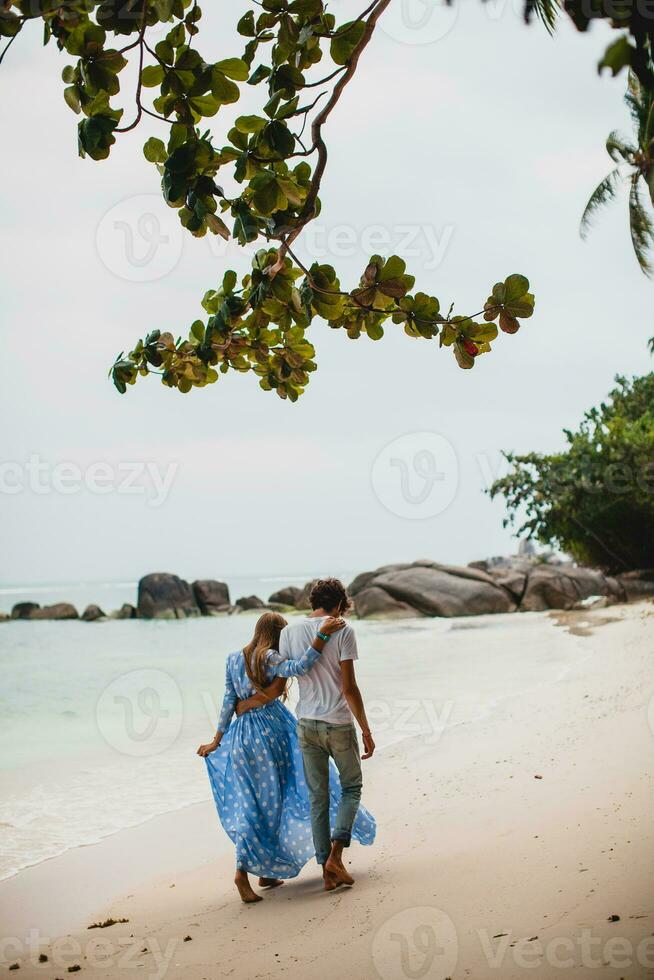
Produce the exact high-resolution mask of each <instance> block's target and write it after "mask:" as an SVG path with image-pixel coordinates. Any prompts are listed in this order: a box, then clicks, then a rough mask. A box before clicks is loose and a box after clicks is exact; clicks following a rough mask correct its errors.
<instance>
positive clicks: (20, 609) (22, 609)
mask: <svg viewBox="0 0 654 980" xmlns="http://www.w3.org/2000/svg"><path fill="white" fill-rule="evenodd" d="M40 608H41V607H40V605H39V604H38V602H17V603H16V605H15V606H13V608H12V610H11V618H12V619H33V618H34V613H35V612H36V610H37V609H40Z"/></svg>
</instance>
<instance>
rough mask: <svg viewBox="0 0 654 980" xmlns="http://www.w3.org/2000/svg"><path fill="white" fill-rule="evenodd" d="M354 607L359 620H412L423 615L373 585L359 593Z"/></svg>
mask: <svg viewBox="0 0 654 980" xmlns="http://www.w3.org/2000/svg"><path fill="white" fill-rule="evenodd" d="M355 607H356V612H357V615H358V616H360V617H361V619H368V618H374V619H412V618H414V617H415V616H421V615H423V614H422V613H419V612H418V611H417V609H414V607H413V606H410V605H409V604H408V603H407V602H401V601H399V600H398V599H394V598H393V597H392V596H391V595H389V593H388V592H387V591H386V590H385V589H383V588H380V587H377V586H375V585H369V586H368V587H367V588H365V589H363V590H362V591H361V592H359V594H358V595H357V597H356V599H355Z"/></svg>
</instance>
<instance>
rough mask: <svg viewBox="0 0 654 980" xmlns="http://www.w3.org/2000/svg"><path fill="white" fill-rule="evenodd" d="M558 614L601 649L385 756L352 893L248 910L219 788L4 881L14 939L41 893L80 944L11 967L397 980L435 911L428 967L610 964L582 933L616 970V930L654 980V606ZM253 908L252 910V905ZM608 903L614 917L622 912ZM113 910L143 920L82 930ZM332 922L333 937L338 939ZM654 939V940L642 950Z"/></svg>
mask: <svg viewBox="0 0 654 980" xmlns="http://www.w3.org/2000/svg"><path fill="white" fill-rule="evenodd" d="M607 612H608V615H607ZM556 621H557V623H558V625H559V627H560V628H561V629H565V630H568V631H570V632H572V633H573V635H574V636H576V639H577V642H578V643H579V644H582V645H583V646H585V645H588V647H587V650H585V651H584V652H585V653H587V655H585V656H584V657H583V658H581V659H580V660H578V661H577V662H575V663H574V664H573V665H572V666H571V668H570V669H569V670H568V671H567V673H566V676H565V677H563V678H562V679H560V680H557V681H552V682H550V683H546V684H542V685H539V686H537V687H536V688H534V689H533V690H531V691H530V692H528V693H524V692H521V693H518V694H516V695H514V696H512V697H510V698H507V699H506V700H505V701H504V702H503V703H502V704H501V705H499V707H498V708H497V709H496V710H494V711H493V712H492V715H491V716H489V717H486V718H484V719H481V720H479V721H477V722H474V723H468V724H467V725H462V726H457V727H456V729H447V730H445V731H444V732H443V733H442V735H441V737H440V738H439V739H438V741H437V742H436V743H435V745H428V744H426V740H425V738H424V737H423V736H413V737H411V738H407V739H404V740H403V741H402V742H398V743H395V744H393V745H390V746H389V747H388V748H387V749H385V750H384V751H383V752H380V753H379V754H376V755H375V757H374V758H373V760H371V763H370V764H368V765H369V768H368V769H367V771H366V783H365V788H364V800H365V803H366V805H367V806H368V807H369V808H370V809H371V810H372V812H373V813H374V814H375V816H376V817H377V819H378V823H379V838H378V842H377V843H376V845H375V846H373V847H372V848H361V847H353V848H352V850H351V852H350V853H349V859H350V861H351V863H352V869H353V870H355V872H356V876H357V882H356V884H355V886H354V888H352V889H350V890H345V889H341V890H339V891H338V892H337V893H336V894H335V895H325V894H324V893H321V891H320V883H319V880H318V875H317V868H316V866H315V864H309V865H308V866H307V868H306V869H305V870H304V871H303V873H302V875H301V876H300V878H299V879H296V880H294V882H292V883H287V884H285V885H284V887H283V888H280V889H278V890H277V891H276V892H275V893H272V894H271V893H269V894H267V895H266V898H265V901H264V902H263V903H260V904H259V905H258V906H256V907H246V906H243V905H241V904H240V903H239V902H238V901H237V900H236V898H235V892H234V889H233V885H232V883H231V876H232V874H233V871H232V869H231V868H232V864H233V854H232V851H231V845H230V843H229V841H228V840H227V838H226V837H225V836H224V835H223V834H222V829H221V827H220V824H219V822H218V819H217V816H216V813H215V808H214V806H213V802H210V803H207V804H204V803H203V804H195V805H192V806H190V807H186V808H184V809H183V810H178V811H173V812H171V813H168V814H165V815H164V816H161V817H156V818H154V819H151V820H149V821H147V822H146V823H144V824H142V825H140V826H139V827H136V828H131V829H129V830H125V831H120V832H118V833H116V834H114V835H112V836H111V837H109V838H107V839H106V840H104V841H102V842H100V843H99V844H95V845H90V846H88V847H82V848H75V849H73V850H71V851H69V852H67V853H66V854H64V855H62V856H60V857H59V858H53V859H51V860H49V861H46V862H43V863H42V864H40V865H37V866H36V867H34V868H32V869H30V870H28V871H23V872H20V873H19V874H18V875H15V876H14V877H13V878H11V879H6V880H5V881H4V882H2V883H0V906H2V908H3V921H4V922H5V923H7V925H9V924H10V923H11V921H12V918H11V917H12V916H13V923H14V925H15V926H16V928H14V930H13V931H7V929H5V936H13V937H17V936H18V935H19V931H18V926H19V925H21V922H20V921H19V920H21V919H22V925H23V927H24V928H25V929H28V928H36V929H40V930H42V935H43V930H44V926H41V925H40V923H39V912H38V909H39V907H40V908H41V909H42V915H41V922H44V923H47V915H46V910H49V912H48V915H49V917H50V923H51V925H50V927H49V929H48V930H46V931H47V937H52V936H54V935H57V934H63V933H66V934H67V935H68V936H69V939H68V942H69V954H70V951H71V950H73V953H72V958H71V956H70V955H69V954H66V955H64V953H63V952H62V950H63V947H62V948H61V949H59V947H56V944H55V943H54V942H53V940H52V939H51V938H50V944H49V945H47V948H46V946H45V945H44V946H43V949H45V951H46V954H47V955H48V956H49V957H50V962H52V964H53V968H52V969H51V968H49V967H47V966H42V965H39V964H38V963H37V964H36V965H33V964H32V963H31V962H30V955H29V951H28V950H27V949H26V948H25V947H23V948H22V954H21V955H18V954H19V952H20V949H19V947H18V945H16V946H15V947H13V948H14V949H15V952H16V955H15V956H14V957H13V959H12V958H11V957H12V953H11V951H7V957H6V958H5V959H4V960H3V963H5V965H6V964H7V963H8V962H9V961H11V962H19V964H20V967H21V974H20V975H21V976H27V977H31V976H48V977H50V976H52V977H54V976H60V975H61V972H53V969H54V964H55V961H56V969H57V970H58V971H62V970H65V969H67V968H68V965H75V964H78V965H81V967H82V969H83V970H84V972H85V973H90V974H93V975H95V973H96V972H97V974H98V975H102V976H104V977H109V978H112V977H120V976H122V975H123V973H124V968H123V967H124V964H123V967H121V965H120V963H119V960H120V955H124V953H125V950H126V949H129V950H130V951H131V953H132V954H133V963H132V965H134V966H137V965H140V966H141V968H142V970H143V972H144V973H145V975H148V976H152V977H158V978H159V977H163V976H166V977H169V978H171V980H172V978H177V977H180V978H181V977H184V978H185V980H186V978H189V980H196V978H197V980H202V978H210V977H213V976H215V975H216V969H218V964H220V972H221V975H229V976H230V977H232V978H234V980H241V978H243V980H244V978H246V977H247V978H253V977H267V976H273V975H274V976H276V975H281V973H282V972H283V974H284V976H285V977H291V978H296V977H297V978H302V980H314V978H315V980H318V978H320V977H322V976H323V975H324V973H323V971H322V965H323V964H324V958H325V957H326V956H330V957H331V958H332V965H333V968H334V969H335V970H337V971H339V972H345V973H346V974H348V973H349V974H350V975H355V976H357V978H365V980H367V978H368V977H370V978H373V977H381V980H396V978H397V980H401V978H403V977H406V976H408V975H409V974H408V973H406V971H405V970H404V967H403V966H402V962H403V961H401V960H400V959H398V956H400V952H401V951H400V947H399V946H398V943H397V942H396V941H395V940H393V939H392V936H396V937H397V936H398V935H399V936H402V935H404V936H405V937H406V941H407V943H409V946H407V949H408V950H409V953H407V955H409V956H410V958H411V957H413V959H410V961H411V963H412V964H413V966H412V969H417V968H418V966H419V962H418V960H416V959H415V957H416V956H417V954H416V952H415V949H414V947H413V946H412V945H411V939H412V936H413V935H414V932H415V929H416V928H417V927H418V926H425V925H426V926H429V925H430V923H431V922H432V920H433V923H432V924H433V927H434V929H436V931H437V933H438V935H439V937H440V946H439V948H441V949H442V950H443V952H442V953H439V954H438V959H437V964H438V970H437V972H433V973H432V972H426V973H424V974H423V975H425V976H428V977H431V976H434V977H437V978H439V980H440V978H441V974H442V976H443V977H445V976H451V977H452V978H453V980H458V978H459V977H461V978H464V977H465V976H467V975H468V973H467V972H466V971H471V972H472V976H478V977H482V978H484V977H486V976H498V977H500V976H501V978H502V980H512V978H513V977H516V978H517V977H523V976H524V971H525V969H526V967H525V965H524V963H522V962H521V961H520V958H521V957H528V956H529V955H531V957H532V963H535V964H536V965H535V966H534V967H533V968H532V969H531V973H532V974H533V976H534V977H537V978H541V977H548V978H549V977H560V976H561V975H562V970H563V975H566V971H565V970H564V969H563V968H562V967H560V966H559V965H557V963H555V962H554V960H555V959H556V956H560V957H563V958H565V957H564V956H563V952H561V950H563V951H564V952H565V950H568V953H569V957H571V958H572V961H573V963H574V968H575V977H577V976H581V977H585V976H588V977H590V976H597V975H598V974H597V966H598V965H601V964H600V963H599V962H598V963H596V965H595V966H592V965H589V963H588V962H586V961H587V960H588V955H590V954H588V955H587V953H588V950H586V951H584V948H583V941H584V935H585V933H584V930H587V931H588V930H590V933H589V935H590V938H591V939H592V940H593V943H594V946H593V945H592V944H591V952H592V950H593V949H594V950H595V953H594V954H593V955H595V958H597V956H596V954H597V949H600V947H601V955H602V956H604V957H605V958H606V957H608V960H609V961H610V965H616V966H617V965H618V962H617V958H616V957H617V952H616V951H617V948H618V947H617V944H615V943H614V944H613V946H611V945H610V944H611V940H612V939H620V940H621V941H622V945H623V948H624V949H626V948H627V947H628V946H629V948H630V949H631V965H629V966H627V964H626V961H625V959H624V955H623V967H624V969H623V971H622V973H619V972H618V971H616V972H615V975H616V977H617V976H620V975H623V976H628V978H629V980H632V978H635V977H641V976H642V977H645V976H651V975H652V970H653V969H654V938H652V934H653V933H654V902H652V898H651V878H652V868H653V866H654V832H653V830H652V828H651V820H650V811H651V797H652V789H653V788H654V786H653V782H654V781H653V774H652V766H651V761H650V760H651V755H652V753H651V749H652V743H653V739H654V730H653V729H652V727H650V726H651V725H652V723H654V715H653V714H652V704H653V703H654V701H653V698H654V684H653V682H652V677H651V656H652V652H654V640H653V632H654V631H653V630H652V626H653V625H654V610H653V609H652V605H651V603H639V604H637V605H630V606H615V607H612V608H611V609H610V610H608V611H606V610H601V611H600V610H597V611H593V610H584V611H580V612H571V613H565V614H557V617H556ZM587 624H588V625H587ZM580 633H581V635H579V634H580ZM583 646H582V649H583ZM554 691H556V697H552V692H554ZM648 706H649V712H650V713H649V716H648ZM538 777H541V778H538ZM390 785H392V786H393V792H392V793H389V786H390ZM407 801H410V806H407V805H406V803H407ZM119 858H120V860H119ZM126 869H129V873H127V871H126ZM535 881H537V882H538V887H537V888H535V887H534V882H535ZM71 886H72V887H71ZM109 892H113V895H112V896H109V895H108V893H109ZM64 894H65V895H66V898H65V900H64V902H62V901H61V896H62V895H64ZM71 895H72V896H73V897H69V896H71ZM121 896H122V897H121ZM91 909H92V910H93V911H91ZM425 910H426V911H425ZM8 914H9V918H8V917H7V916H8ZM253 914H254V915H256V916H257V918H256V920H253V919H250V918H247V916H250V915H253ZM612 915H618V916H619V917H620V918H619V920H618V921H616V922H610V921H609V917H610V916H612ZM109 916H112V917H113V918H115V919H120V918H127V919H129V922H128V923H125V924H120V923H117V924H116V925H113V926H111V927H109V928H107V929H103V930H93V931H92V932H88V930H87V928H86V926H88V925H89V924H91V922H96V921H102V920H104V919H106V918H107V917H109ZM430 917H431V918H430ZM56 919H58V923H57V922H56V921H55V920H56ZM85 920H86V921H85ZM323 922H328V923H329V928H328V929H325V930H324V932H323V931H322V930H321V928H320V925H321V924H322V923H323ZM244 929H245V930H247V931H246V932H243V931H242V930H244ZM251 930H254V933H253V935H252V937H251V938H250V940H249V942H247V944H246V946H245V947H243V946H242V945H241V944H240V939H241V937H244V938H246V937H247V936H248V934H249V933H250V931H251ZM335 930H336V931H335ZM335 934H337V935H339V937H340V939H341V941H340V943H339V947H338V948H334V947H333V943H331V942H330V938H329V937H330V936H333V935H335ZM501 934H506V936H503V935H501ZM187 936H190V939H186V937H187ZM536 936H537V937H538V938H537V939H536V938H532V937H536ZM494 937H495V938H494ZM498 937H499V938H498ZM507 937H509V938H507ZM650 939H651V945H652V948H651V951H650V950H649V946H647V945H643V944H647V943H648V942H649V940H650ZM252 943H254V945H252ZM555 943H558V946H556V947H555V945H553V944H555ZM98 944H99V945H98ZM121 944H122V945H121ZM130 944H131V945H130ZM99 946H101V947H102V948H103V949H104V961H103V964H102V966H100V965H99V961H98V962H96V960H97V958H98V957H99V956H100V953H99V952H98V950H99ZM137 946H138V949H137ZM564 947H565V949H564ZM110 948H111V951H110ZM57 950H58V951H57ZM121 950H122V954H121ZM143 950H148V952H143ZM557 950H558V953H557V952H556V951H557ZM76 951H78V952H76ZM275 953H276V954H277V956H275V955H274V954H275ZM169 954H170V955H169ZM454 954H456V955H454ZM555 954H556V955H555ZM566 955H567V954H566ZM66 956H68V958H66ZM76 956H77V959H76V958H75V957H76ZM648 956H651V965H647V957H648ZM84 957H86V959H84ZM489 957H490V960H489ZM584 957H585V959H584ZM639 957H640V959H639ZM552 958H554V960H553V959H552ZM591 958H592V957H591ZM614 960H615V962H614ZM73 961H74V962H73ZM641 961H642V962H641ZM489 964H490V965H489ZM493 964H494V965H493ZM571 965H572V964H571ZM164 968H165V969H164ZM403 971H404V972H403ZM568 972H569V970H568ZM611 972H612V973H613V971H611Z"/></svg>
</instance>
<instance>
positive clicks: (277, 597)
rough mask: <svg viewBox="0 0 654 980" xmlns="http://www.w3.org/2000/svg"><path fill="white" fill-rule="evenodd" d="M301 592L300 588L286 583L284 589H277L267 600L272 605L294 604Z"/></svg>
mask: <svg viewBox="0 0 654 980" xmlns="http://www.w3.org/2000/svg"><path fill="white" fill-rule="evenodd" d="M301 594H302V589H299V588H298V587H297V585H287V586H286V588H285V589H279V590H278V591H277V592H273V594H272V595H271V596H270V598H269V599H268V602H269V603H270V604H271V605H274V606H294V605H295V603H296V602H297V601H298V599H299V598H300V596H301Z"/></svg>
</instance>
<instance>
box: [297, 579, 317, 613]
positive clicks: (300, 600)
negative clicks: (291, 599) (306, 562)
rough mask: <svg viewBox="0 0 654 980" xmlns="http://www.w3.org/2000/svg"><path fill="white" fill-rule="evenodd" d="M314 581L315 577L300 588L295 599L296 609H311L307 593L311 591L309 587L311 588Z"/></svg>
mask: <svg viewBox="0 0 654 980" xmlns="http://www.w3.org/2000/svg"><path fill="white" fill-rule="evenodd" d="M315 581H316V579H315V578H314V579H311V581H310V582H307V584H306V585H305V586H303V588H301V589H300V594H299V595H298V597H297V599H296V600H295V608H296V609H301V610H304V609H311V603H310V602H309V595H310V593H311V589H312V588H313V586H314V583H315Z"/></svg>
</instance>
